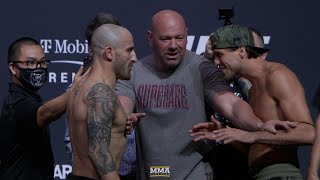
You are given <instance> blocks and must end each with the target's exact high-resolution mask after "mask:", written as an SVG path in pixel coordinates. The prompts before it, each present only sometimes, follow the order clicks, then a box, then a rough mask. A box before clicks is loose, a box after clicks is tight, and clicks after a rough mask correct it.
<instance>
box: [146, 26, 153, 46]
mask: <svg viewBox="0 0 320 180" xmlns="http://www.w3.org/2000/svg"><path fill="white" fill-rule="evenodd" d="M147 38H148V44H149V46H150V47H152V32H151V30H149V31H148V33H147Z"/></svg>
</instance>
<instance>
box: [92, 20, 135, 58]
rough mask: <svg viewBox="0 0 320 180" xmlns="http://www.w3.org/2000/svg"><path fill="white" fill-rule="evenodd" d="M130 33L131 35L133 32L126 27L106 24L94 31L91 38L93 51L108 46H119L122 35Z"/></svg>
mask: <svg viewBox="0 0 320 180" xmlns="http://www.w3.org/2000/svg"><path fill="white" fill-rule="evenodd" d="M128 35H129V36H131V33H130V32H129V31H128V29H126V28H124V27H121V26H118V25H114V24H104V25H102V26H100V27H99V28H98V29H96V30H95V31H94V33H93V36H92V39H91V46H92V49H93V52H97V49H101V48H104V47H106V46H111V47H118V46H119V44H120V43H121V39H122V37H124V36H125V37H127V36H128Z"/></svg>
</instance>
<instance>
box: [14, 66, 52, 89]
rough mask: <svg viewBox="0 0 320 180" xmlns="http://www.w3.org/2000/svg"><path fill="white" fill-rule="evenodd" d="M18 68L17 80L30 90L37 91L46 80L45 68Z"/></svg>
mask: <svg viewBox="0 0 320 180" xmlns="http://www.w3.org/2000/svg"><path fill="white" fill-rule="evenodd" d="M19 69H20V77H19V81H20V82H21V84H22V85H23V86H24V87H26V88H28V89H30V90H32V91H37V90H38V89H39V88H40V87H41V86H43V85H44V83H45V82H46V80H47V74H48V72H47V68H41V67H39V68H36V69H24V68H19Z"/></svg>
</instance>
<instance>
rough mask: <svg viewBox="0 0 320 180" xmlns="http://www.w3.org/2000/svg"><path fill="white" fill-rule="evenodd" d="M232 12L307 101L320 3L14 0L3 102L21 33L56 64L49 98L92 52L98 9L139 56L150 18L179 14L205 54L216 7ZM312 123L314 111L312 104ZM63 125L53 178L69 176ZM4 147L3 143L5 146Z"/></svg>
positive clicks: (54, 132)
mask: <svg viewBox="0 0 320 180" xmlns="http://www.w3.org/2000/svg"><path fill="white" fill-rule="evenodd" d="M231 7H234V10H235V17H234V18H233V19H232V21H233V22H234V23H238V24H243V25H248V26H251V27H254V28H256V29H259V30H261V32H262V33H263V35H264V36H265V37H264V38H265V44H266V47H267V48H269V49H270V50H271V52H270V53H269V56H268V59H270V61H277V62H280V63H284V64H285V65H287V66H288V67H290V68H291V69H292V70H293V71H294V72H295V73H296V74H297V76H298V77H299V79H300V80H301V83H302V85H303V86H304V88H305V92H306V97H307V100H308V102H309V104H310V102H311V99H312V97H313V95H314V93H315V90H316V87H317V84H318V83H319V80H318V77H319V71H318V69H319V67H320V62H319V56H318V51H319V47H320V46H319V42H320V38H319V32H320V28H319V20H318V19H317V17H318V15H317V12H318V11H319V10H318V8H319V7H320V1H316V0H313V1H291V0H283V1H278V0H261V1H249V0H241V1H240V0H238V1H236V0H219V1H218V0H217V1H213V0H200V1H185V0H176V1H172V0H161V1H142V0H136V1H130V0H108V1H107V0H90V1H62V0H55V1H33V0H29V1H16V0H2V1H1V2H0V20H1V21H0V22H1V31H0V32H1V35H0V36H1V41H0V44H1V46H0V47H1V48H0V57H1V62H0V64H1V66H0V74H1V76H0V80H1V81H0V83H1V85H0V87H1V88H0V100H1V102H2V100H3V98H4V96H5V94H6V93H7V90H8V82H9V81H10V76H9V72H8V68H7V63H6V62H7V48H8V46H9V44H10V43H11V42H12V41H14V40H15V39H17V38H20V37H22V36H31V37H34V38H36V39H37V40H39V41H40V42H41V44H42V46H43V48H44V50H45V53H46V54H47V57H48V59H50V60H52V61H53V62H54V63H52V64H51V65H50V67H49V78H48V83H47V84H46V85H45V87H43V88H42V89H41V91H40V93H41V95H42V97H43V98H44V99H45V100H47V99H51V98H53V97H55V96H57V95H59V94H61V93H63V92H64V91H65V89H66V87H67V86H68V85H69V84H70V83H71V81H72V77H73V76H74V72H75V71H76V70H77V69H78V68H79V64H81V60H82V59H83V57H84V56H85V55H86V54H87V53H88V44H87V43H88V42H87V41H86V40H85V37H84V30H85V27H86V25H87V24H88V22H89V21H90V20H91V19H92V18H93V17H94V16H95V15H96V13H98V12H108V13H112V14H113V15H115V16H116V17H118V19H119V21H120V22H121V23H122V25H124V26H125V27H127V28H128V29H129V30H130V31H131V32H132V34H133V36H134V40H135V48H136V52H137V56H138V58H141V57H144V56H145V55H147V54H149V53H150V52H151V50H150V48H149V47H148V44H147V38H146V34H147V30H148V27H149V24H150V19H151V16H152V15H153V14H154V13H155V12H157V11H159V10H162V9H172V10H176V11H178V12H180V13H181V14H182V15H183V16H184V17H185V20H186V23H187V26H188V30H189V36H188V49H191V50H192V51H195V52H197V53H201V52H202V51H203V50H204V45H205V42H206V39H207V38H208V35H210V33H211V32H212V31H214V30H215V29H216V28H218V27H219V26H221V25H222V24H223V22H222V21H219V20H218V9H219V8H231ZM310 111H311V112H312V116H313V118H315V115H316V111H315V109H314V108H313V107H311V106H310ZM64 133H65V120H64V118H61V119H59V120H57V121H56V122H54V123H52V124H51V137H52V146H53V150H54V156H55V163H56V166H55V178H56V179H65V178H66V174H67V173H69V172H70V171H71V166H70V160H69V158H68V156H67V155H66V153H65V147H64V143H63V137H64ZM0 146H1V145H0ZM309 151H310V147H302V148H300V149H299V156H300V163H301V170H302V172H303V173H304V174H305V173H306V168H307V166H308V161H309Z"/></svg>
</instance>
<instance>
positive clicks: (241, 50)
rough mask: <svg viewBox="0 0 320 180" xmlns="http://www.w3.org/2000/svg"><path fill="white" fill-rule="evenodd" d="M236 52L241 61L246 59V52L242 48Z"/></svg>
mask: <svg viewBox="0 0 320 180" xmlns="http://www.w3.org/2000/svg"><path fill="white" fill-rule="evenodd" d="M238 50H239V55H240V57H241V59H244V58H246V57H247V51H246V48H245V47H244V46H242V47H240V48H239V49H238Z"/></svg>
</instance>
